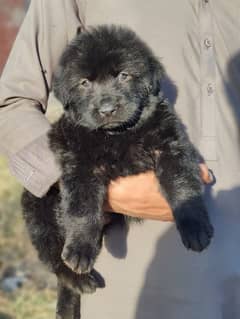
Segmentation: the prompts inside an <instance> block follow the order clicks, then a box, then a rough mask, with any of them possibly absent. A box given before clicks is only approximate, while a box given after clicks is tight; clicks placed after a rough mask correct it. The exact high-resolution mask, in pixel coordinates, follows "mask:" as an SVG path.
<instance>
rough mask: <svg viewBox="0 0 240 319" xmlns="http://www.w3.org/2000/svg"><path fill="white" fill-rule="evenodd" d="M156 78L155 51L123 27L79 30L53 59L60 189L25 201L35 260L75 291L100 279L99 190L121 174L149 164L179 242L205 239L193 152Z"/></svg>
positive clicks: (195, 246) (197, 245)
mask: <svg viewBox="0 0 240 319" xmlns="http://www.w3.org/2000/svg"><path fill="white" fill-rule="evenodd" d="M163 77H164V69H163V66H162V65H161V64H160V63H159V61H158V59H157V58H156V57H155V56H154V54H153V53H152V51H151V50H150V49H149V48H148V46H147V45H146V44H145V43H144V42H143V41H142V40H141V39H139V37H138V36H137V35H136V34H135V33H134V32H132V31H130V30H128V29H126V28H124V27H116V26H99V27H96V28H94V29H90V30H89V31H84V32H81V33H79V34H78V35H77V36H76V38H75V39H74V40H73V42H72V43H71V44H70V45H69V46H68V47H67V48H66V50H65V52H64V53H63V55H62V58H61V60H60V63H59V67H58V70H57V71H56V73H55V77H54V92H55V94H56V96H57V98H58V99H59V100H60V101H61V102H62V104H63V106H64V110H65V112H64V114H63V115H62V117H61V118H60V119H59V120H58V121H57V122H56V123H55V124H54V125H53V126H52V129H51V131H50V132H49V142H50V147H51V149H52V151H53V152H54V154H55V155H56V160H57V162H58V164H59V165H60V167H61V169H62V177H61V182H60V191H58V190H57V189H55V188H51V189H50V190H49V192H48V193H47V194H46V195H45V196H44V197H43V198H41V199H39V198H36V197H34V196H33V195H31V194H30V193H29V192H25V193H24V195H23V200H22V203H23V208H24V216H25V219H26V223H27V226H28V229H29V232H30V235H31V239H32V242H33V244H34V245H35V247H36V248H37V250H38V252H39V257H40V259H41V260H42V261H43V262H45V263H46V264H48V265H49V266H50V268H51V270H52V271H53V272H55V273H56V275H57V276H58V279H59V281H60V282H61V283H62V284H63V286H66V287H69V288H70V289H73V290H74V291H75V292H77V293H81V292H91V291H94V290H95V289H96V287H103V286H104V280H103V278H102V277H101V276H100V274H98V273H97V272H96V271H95V270H94V269H93V266H94V263H95V260H96V258H97V256H98V254H99V252H100V249H101V243H102V237H103V234H104V228H105V226H104V218H103V209H102V207H103V202H104V199H105V197H106V190H107V187H108V185H109V183H110V181H111V180H114V179H116V178H117V177H119V176H129V175H132V174H138V173H141V172H145V171H147V170H153V171H154V172H155V174H156V177H157V179H158V181H159V190H160V191H161V192H162V193H163V194H164V195H165V197H166V199H167V200H168V202H169V204H170V206H171V208H172V210H173V215H174V218H175V222H176V227H177V229H178V230H179V233H180V236H181V239H182V242H183V244H184V245H185V246H186V248H187V249H192V250H194V251H202V250H203V249H204V248H206V247H207V246H208V245H209V243H210V240H211V237H212V235H213V228H212V226H211V224H210V221H209V217H208V213H207V211H206V208H205V206H204V202H203V198H202V191H203V190H202V188H203V186H202V181H201V179H200V172H199V166H198V165H199V159H200V155H199V154H198V152H197V151H196V150H195V148H194V147H193V145H192V144H191V142H190V140H189V138H188V135H187V134H186V132H185V129H184V127H183V125H182V123H181V121H180V119H179V117H178V116H177V114H176V113H175V111H174V110H173V108H172V107H170V106H169V105H168V103H166V102H165V101H164V100H162V98H161V97H160V96H161V94H160V92H161V80H162V78H163ZM132 191H133V192H134V190H132ZM114 220H115V219H114ZM117 220H118V219H117ZM124 220H125V222H126V223H128V222H129V221H130V220H131V218H127V217H125V218H124ZM108 227H111V224H110V226H108ZM139 262H141V261H139Z"/></svg>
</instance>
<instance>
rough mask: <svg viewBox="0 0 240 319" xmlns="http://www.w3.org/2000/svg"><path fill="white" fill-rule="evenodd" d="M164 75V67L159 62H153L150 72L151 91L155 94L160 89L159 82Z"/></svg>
mask: <svg viewBox="0 0 240 319" xmlns="http://www.w3.org/2000/svg"><path fill="white" fill-rule="evenodd" d="M164 75H165V70H164V67H163V66H162V64H161V63H159V62H157V63H154V66H153V72H152V93H153V95H155V96H157V95H158V94H159V92H160V91H161V82H162V79H163V77H164Z"/></svg>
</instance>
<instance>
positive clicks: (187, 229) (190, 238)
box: [177, 218, 213, 252]
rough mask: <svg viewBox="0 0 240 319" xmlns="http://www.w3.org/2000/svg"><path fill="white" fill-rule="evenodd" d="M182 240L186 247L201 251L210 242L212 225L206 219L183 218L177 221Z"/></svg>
mask: <svg viewBox="0 0 240 319" xmlns="http://www.w3.org/2000/svg"><path fill="white" fill-rule="evenodd" d="M177 227H178V230H179V232H180V235H181V237H182V242H183V244H184V246H185V247H186V248H187V249H191V250H193V251H198V252H201V251H202V250H204V249H205V248H207V247H208V245H209V244H210V242H211V238H212V237H213V227H212V225H211V224H210V222H209V220H208V219H204V220H202V219H200V220H198V219H193V218H184V219H183V220H182V221H180V222H178V225H177Z"/></svg>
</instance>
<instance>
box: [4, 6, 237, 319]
mask: <svg viewBox="0 0 240 319" xmlns="http://www.w3.org/2000/svg"><path fill="white" fill-rule="evenodd" d="M173 8H174V11H173ZM239 10H240V8H239V4H238V1H237V0H230V1H228V3H227V4H226V3H225V1H223V0H218V1H211V0H209V1H206V0H188V1H187V0H186V1H183V2H181V3H176V1H174V0H170V1H159V0H152V1H151V2H150V3H146V2H145V1H139V0H138V1H137V0H131V1H127V0H124V1H121V2H118V1H113V0H111V1H108V0H104V1H101V3H96V1H92V0H89V1H85V0H82V1H81V0H76V1H74V0H68V1H67V0H50V1H47V0H40V1H32V3H31V5H30V8H29V11H28V13H27V16H26V18H25V21H24V23H23V25H22V28H21V30H20V32H19V35H18V37H17V40H16V42H15V45H14V47H13V49H12V52H11V54H10V57H9V60H8V63H7V65H6V67H5V70H4V72H3V75H2V78H1V82H0V104H1V106H2V108H1V111H0V132H1V133H0V134H1V135H0V136H1V142H0V146H1V150H2V153H3V154H5V155H7V156H8V158H9V164H10V167H11V171H12V172H13V174H14V175H15V176H16V177H17V178H18V179H19V181H20V182H21V183H22V184H23V185H24V186H25V187H26V188H27V189H28V190H30V191H31V192H32V193H33V194H34V195H36V196H38V197H41V196H43V195H44V194H45V193H46V192H47V190H48V189H49V187H50V186H51V185H53V184H54V183H55V182H57V180H58V179H59V177H60V172H59V169H58V167H57V166H56V164H55V162H54V159H53V155H52V153H51V152H50V150H49V148H48V145H47V138H46V132H47V131H48V130H49V127H50V125H49V123H48V121H47V119H46V117H45V116H44V112H45V111H46V106H47V100H48V95H49V92H50V90H51V83H52V82H51V81H52V74H53V71H54V69H55V67H56V65H57V63H58V59H59V57H60V55H61V53H62V51H63V49H64V47H65V46H66V45H67V44H68V43H69V42H70V41H71V39H72V38H73V37H74V35H75V33H76V32H77V29H79V28H80V30H81V29H84V28H85V27H87V26H90V25H97V24H110V23H114V24H123V25H127V26H128V27H130V28H132V29H133V30H134V31H136V32H137V33H138V34H139V35H140V36H141V37H142V38H143V39H144V40H145V41H146V42H147V43H148V44H149V45H150V46H151V47H152V49H153V50H154V52H156V53H157V54H158V55H159V57H161V58H162V61H163V64H164V65H165V66H166V69H167V73H168V76H169V79H171V80H169V79H168V80H166V81H165V82H164V83H163V90H164V93H165V96H166V97H167V98H169V100H170V101H171V102H176V104H175V107H176V110H177V112H178V113H179V114H180V116H181V118H182V119H183V122H184V123H185V124H186V126H187V128H188V133H189V135H190V137H191V139H192V141H193V143H194V144H195V145H196V146H197V147H198V148H199V150H200V152H201V153H202V155H203V157H204V159H205V160H206V162H207V164H208V165H209V166H210V167H211V168H212V169H213V171H214V174H215V176H216V180H217V183H216V184H215V185H214V186H213V187H211V186H210V187H206V204H207V206H208V209H209V212H210V214H211V217H212V222H213V225H214V228H215V237H214V239H213V241H212V244H211V245H210V247H209V248H208V250H206V251H204V252H203V253H202V254H196V253H193V252H187V251H186V250H185V249H184V247H183V246H182V244H181V243H180V241H179V238H178V234H177V232H176V230H175V227H174V225H173V224H172V223H158V222H156V221H151V220H148V221H146V222H145V224H144V225H143V226H141V227H137V226H136V227H133V228H132V229H131V230H130V232H129V235H128V240H127V242H128V245H127V252H126V257H125V258H124V259H116V258H113V257H112V256H111V255H110V254H109V253H108V251H107V249H105V248H104V250H103V253H102V254H101V256H100V257H99V260H98V262H97V265H96V268H97V269H98V270H99V271H100V272H101V273H103V274H104V276H105V279H106V288H105V289H103V290H99V291H98V292H97V293H96V294H95V295H93V296H90V297H89V298H88V297H84V298H83V306H82V315H83V317H84V315H85V314H86V315H85V316H88V318H95V317H96V314H97V315H98V317H99V318H112V317H113V316H114V317H115V318H126V319H145V318H149V319H155V318H163V319H165V318H166V319H175V318H178V319H179V318H189V319H198V318H207V319H208V318H209V319H215V318H216V319H218V318H224V319H225V318H231V319H235V318H239V315H240V305H239V304H238V298H239V297H240V281H239V279H240V254H239V253H238V249H237V247H238V242H239V240H240V231H239V221H240V209H239V201H238V198H239V196H240V190H239V181H240V173H239V167H240V144H239V135H238V134H239V131H238V128H239V121H240V118H239V117H240V115H239V111H238V107H239V102H240V90H239V87H240V85H239V83H240V82H239V81H240V80H239V79H240V40H238V36H237V35H238V30H239V27H240V19H239V16H240V11H239ZM173 83H174V84H176V86H177V88H178V90H179V92H178V97H176V95H177V92H176V89H175V85H174V84H173ZM227 166H228V167H229V169H228V170H227V169H226V167H227ZM202 173H203V179H204V180H205V181H206V182H208V180H209V179H208V172H207V168H206V166H202ZM109 206H110V207H111V209H112V210H114V211H118V212H123V213H124V212H128V213H129V214H131V215H133V216H139V217H143V218H146V219H156V220H165V221H171V220H172V214H171V211H170V209H169V206H168V204H167V202H166V201H165V200H164V198H163V197H162V196H161V195H160V194H159V192H158V189H157V183H156V181H155V177H154V175H153V174H152V172H149V173H147V174H142V175H140V176H132V177H127V178H124V179H119V180H117V181H113V182H112V184H111V185H110V187H109V197H108V203H106V208H109ZM117 235H119V236H120V235H121V231H120V230H119V229H116V231H115V232H112V233H111V234H109V238H107V240H106V241H107V243H106V246H107V247H108V248H109V245H110V246H111V247H110V248H109V249H110V250H111V251H112V252H113V253H114V254H118V255H119V254H120V253H119V251H120V250H121V242H119V239H118V238H117ZM112 246H114V247H112ZM108 274H109V279H108ZM113 274H115V275H113Z"/></svg>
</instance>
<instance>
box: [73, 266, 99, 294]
mask: <svg viewBox="0 0 240 319" xmlns="http://www.w3.org/2000/svg"><path fill="white" fill-rule="evenodd" d="M74 285H75V289H76V288H77V291H78V292H80V293H87V294H91V293H94V292H95V291H96V289H97V288H104V287H105V281H104V278H103V277H102V276H101V275H100V274H99V273H98V272H97V271H96V270H94V269H92V270H91V272H90V273H88V274H82V275H80V277H79V279H78V280H76V281H75V282H74Z"/></svg>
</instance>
